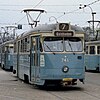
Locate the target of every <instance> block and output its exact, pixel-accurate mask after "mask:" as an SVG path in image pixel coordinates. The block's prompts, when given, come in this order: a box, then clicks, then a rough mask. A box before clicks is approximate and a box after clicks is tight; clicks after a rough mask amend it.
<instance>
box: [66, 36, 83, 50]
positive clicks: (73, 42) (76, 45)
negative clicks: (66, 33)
mask: <svg viewBox="0 0 100 100" xmlns="http://www.w3.org/2000/svg"><path fill="white" fill-rule="evenodd" d="M64 41H65V49H66V51H82V41H81V39H80V38H77V37H73V38H64Z"/></svg>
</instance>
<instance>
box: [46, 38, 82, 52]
mask: <svg viewBox="0 0 100 100" xmlns="http://www.w3.org/2000/svg"><path fill="white" fill-rule="evenodd" d="M64 50H65V51H66V52H73V51H74V52H75V51H76V52H77V51H82V41H81V39H80V38H78V37H64V38H63V37H46V38H45V39H44V51H46V52H63V51H64Z"/></svg>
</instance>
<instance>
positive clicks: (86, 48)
mask: <svg viewBox="0 0 100 100" xmlns="http://www.w3.org/2000/svg"><path fill="white" fill-rule="evenodd" d="M86 54H88V46H86Z"/></svg>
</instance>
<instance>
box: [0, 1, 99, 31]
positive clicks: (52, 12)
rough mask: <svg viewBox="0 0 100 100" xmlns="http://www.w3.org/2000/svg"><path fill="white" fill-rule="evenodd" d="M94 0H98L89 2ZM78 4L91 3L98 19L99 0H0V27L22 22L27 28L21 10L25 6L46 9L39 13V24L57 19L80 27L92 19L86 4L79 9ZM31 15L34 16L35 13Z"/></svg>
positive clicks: (53, 21) (25, 18)
mask: <svg viewBox="0 0 100 100" xmlns="http://www.w3.org/2000/svg"><path fill="white" fill-rule="evenodd" d="M94 1H98V2H96V3H94V4H91V3H92V2H94ZM80 4H81V5H82V7H83V5H88V4H91V5H90V7H91V8H92V11H93V12H96V14H95V20H99V21H100V1H99V0H0V27H5V26H8V25H14V24H15V25H17V24H22V25H23V26H24V28H25V29H26V28H28V25H27V24H28V22H27V17H26V16H25V13H24V12H22V10H23V9H26V8H39V9H44V10H45V11H46V13H43V14H41V17H40V23H39V24H48V23H55V22H56V21H58V22H68V23H71V24H73V25H78V26H81V27H84V26H89V24H88V22H87V21H89V20H91V19H92V14H91V13H92V11H91V9H90V7H88V6H87V7H86V8H84V9H79V7H80ZM33 16H34V17H33ZM32 17H33V18H35V15H32ZM24 28H23V30H24Z"/></svg>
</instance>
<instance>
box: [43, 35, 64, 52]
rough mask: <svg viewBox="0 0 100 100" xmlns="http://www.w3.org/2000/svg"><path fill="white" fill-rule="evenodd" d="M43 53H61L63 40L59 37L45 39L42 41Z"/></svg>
mask: <svg viewBox="0 0 100 100" xmlns="http://www.w3.org/2000/svg"><path fill="white" fill-rule="evenodd" d="M44 50H45V51H60V52H61V51H63V38H61V37H46V38H45V39H44Z"/></svg>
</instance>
